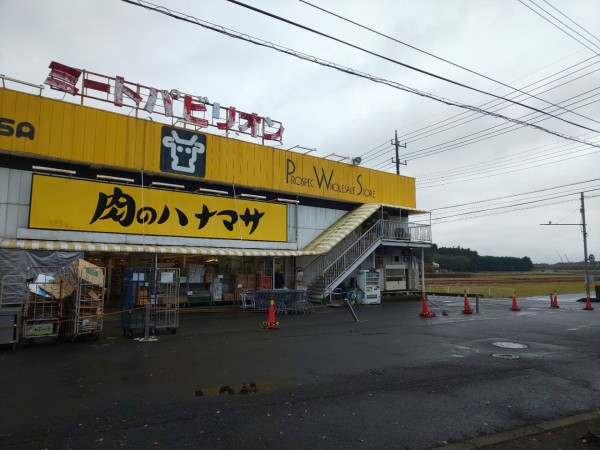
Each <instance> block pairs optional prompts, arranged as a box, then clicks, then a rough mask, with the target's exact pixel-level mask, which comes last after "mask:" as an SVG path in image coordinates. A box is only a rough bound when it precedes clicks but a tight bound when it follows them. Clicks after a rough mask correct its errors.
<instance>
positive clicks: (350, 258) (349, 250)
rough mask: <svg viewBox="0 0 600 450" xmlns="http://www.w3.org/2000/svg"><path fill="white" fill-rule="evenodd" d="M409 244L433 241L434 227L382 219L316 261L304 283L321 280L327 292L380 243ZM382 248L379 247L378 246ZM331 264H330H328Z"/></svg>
mask: <svg viewBox="0 0 600 450" xmlns="http://www.w3.org/2000/svg"><path fill="white" fill-rule="evenodd" d="M383 239H385V240H388V241H389V240H395V241H409V242H428V243H430V242H431V226H429V225H423V224H418V223H405V222H398V221H391V220H379V221H377V222H376V223H375V224H374V225H373V226H372V227H371V228H369V229H368V230H367V231H366V232H365V233H364V234H363V235H362V236H360V237H359V238H357V239H354V240H353V242H352V240H351V239H345V240H344V241H342V242H340V243H339V244H338V245H336V247H334V249H332V250H331V251H330V252H328V253H327V254H326V255H323V256H321V257H319V258H317V259H316V260H315V261H313V263H311V264H310V265H309V266H308V267H307V269H308V270H309V272H308V277H306V275H307V272H306V270H305V280H306V283H307V284H308V285H309V286H310V285H311V284H312V283H313V282H314V281H315V280H317V279H319V278H321V279H322V285H323V287H324V292H327V291H328V290H329V289H330V288H331V285H332V284H333V283H334V282H335V281H336V279H337V278H338V277H339V276H340V275H341V274H342V273H343V272H344V271H345V270H347V269H348V268H349V267H350V266H351V265H352V264H354V263H355V262H356V261H357V260H358V259H359V258H360V257H361V255H363V254H364V253H365V252H366V251H367V250H368V249H369V248H370V247H372V246H373V245H374V244H375V243H376V242H377V241H378V240H383ZM377 245H379V244H377ZM328 262H329V263H328Z"/></svg>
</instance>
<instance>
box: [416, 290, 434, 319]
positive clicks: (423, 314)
mask: <svg viewBox="0 0 600 450" xmlns="http://www.w3.org/2000/svg"><path fill="white" fill-rule="evenodd" d="M422 298H423V300H422V302H421V304H422V307H423V310H422V311H421V313H420V314H419V316H421V317H425V318H426V319H429V318H431V317H435V313H434V312H433V311H430V310H429V307H428V306H427V295H426V294H423V297H422Z"/></svg>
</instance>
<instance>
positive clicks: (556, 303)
mask: <svg viewBox="0 0 600 450" xmlns="http://www.w3.org/2000/svg"><path fill="white" fill-rule="evenodd" d="M550 308H560V306H558V296H557V295H556V291H554V299H553V300H552V306H550Z"/></svg>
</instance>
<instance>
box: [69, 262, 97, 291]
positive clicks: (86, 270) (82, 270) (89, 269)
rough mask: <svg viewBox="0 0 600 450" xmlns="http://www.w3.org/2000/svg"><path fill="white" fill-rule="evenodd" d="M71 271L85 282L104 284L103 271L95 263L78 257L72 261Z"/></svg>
mask: <svg viewBox="0 0 600 450" xmlns="http://www.w3.org/2000/svg"><path fill="white" fill-rule="evenodd" d="M73 271H74V272H75V276H76V277H78V278H80V279H82V280H83V281H85V282H86V283H90V284H96V285H98V286H104V271H103V270H102V269H101V268H100V267H98V266H96V265H95V264H92V263H89V262H87V261H86V260H84V259H81V258H79V259H78V260H77V261H75V263H73Z"/></svg>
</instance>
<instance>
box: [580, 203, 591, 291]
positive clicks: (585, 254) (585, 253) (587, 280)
mask: <svg viewBox="0 0 600 450" xmlns="http://www.w3.org/2000/svg"><path fill="white" fill-rule="evenodd" d="M583 198H584V197H583V192H582V193H581V223H582V224H583V230H582V231H583V260H584V262H585V293H586V294H587V296H588V297H589V296H590V276H589V271H588V250H587V230H586V228H585V201H584V200H583Z"/></svg>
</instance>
